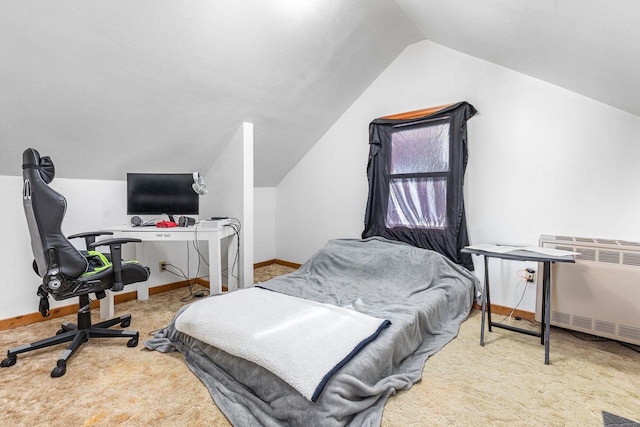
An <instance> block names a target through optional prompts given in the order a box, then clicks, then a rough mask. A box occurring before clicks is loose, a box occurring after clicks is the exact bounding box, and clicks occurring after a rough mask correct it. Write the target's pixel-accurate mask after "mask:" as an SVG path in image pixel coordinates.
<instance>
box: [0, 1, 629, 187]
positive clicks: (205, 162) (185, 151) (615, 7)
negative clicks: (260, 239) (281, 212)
mask: <svg viewBox="0 0 640 427" xmlns="http://www.w3.org/2000/svg"><path fill="white" fill-rule="evenodd" d="M638 16H640V5H639V3H638V2H637V1H635V0H555V1H554V0H537V1H527V0H395V1H392V0H349V1H344V0H343V1H340V0H269V1H261V0H243V1H233V0H213V1H212V0H190V1H179V0H171V1H169V0H139V1H126V0H109V1H107V0H102V1H100V0H57V1H54V0H30V1H2V2H0V54H1V59H0V141H2V156H0V175H20V174H21V169H20V159H21V157H20V155H21V152H22V151H23V149H24V148H26V147H30V146H31V147H35V148H37V149H39V150H40V151H41V153H42V154H48V155H51V156H52V157H53V158H54V161H55V162H56V166H57V171H58V176H62V177H68V178H83V179H91V178H95V179H115V180H122V179H124V177H125V174H126V172H128V171H162V172H185V171H186V172H189V171H195V170H200V171H206V170H208V169H209V168H210V166H211V165H212V164H213V161H214V160H215V158H216V156H217V155H218V153H219V152H220V151H221V150H222V149H223V148H224V145H225V144H226V143H227V141H228V140H229V138H230V136H231V135H232V134H233V133H234V132H235V130H236V129H237V128H238V127H239V126H240V123H241V122H242V121H248V122H252V123H254V144H255V146H254V155H255V161H254V162H255V171H254V172H255V173H254V174H255V185H256V186H274V185H277V184H278V182H279V181H280V180H281V179H282V177H283V176H284V175H285V174H286V173H287V172H288V171H289V170H290V169H291V168H292V167H293V166H294V165H295V164H296V162H297V161H298V160H299V159H300V158H301V157H302V156H303V155H304V154H305V153H306V152H307V151H308V150H309V149H310V148H311V146H312V145H313V144H314V143H315V142H316V141H317V140H318V139H319V137H320V136H321V135H322V134H323V133H324V132H325V131H326V130H327V129H328V128H329V127H330V126H331V125H332V124H333V123H334V122H335V120H336V119H337V118H338V117H339V116H340V115H341V114H342V113H343V112H344V111H345V110H346V109H347V108H348V107H349V106H350V105H351V103H352V102H353V101H355V99H356V98H357V97H358V96H359V95H360V94H361V93H362V92H363V91H364V90H365V89H366V88H367V87H368V86H369V85H370V84H371V82H372V81H373V80H374V79H375V78H376V77H377V76H378V75H379V74H380V73H381V72H382V71H383V70H384V68H385V67H386V66H388V65H389V64H390V63H391V62H392V61H393V60H394V59H395V58H396V57H397V56H398V55H399V54H400V53H401V52H402V51H403V49H404V48H405V47H406V46H408V45H409V44H412V43H415V42H417V41H420V40H422V39H425V38H426V39H429V40H432V41H434V42H436V43H440V44H442V45H445V46H448V47H450V48H453V49H456V50H459V51H461V52H465V53H468V54H470V55H473V56H477V57H479V58H483V59H486V60H488V61H491V62H494V63H497V64H500V65H503V66H505V67H508V68H511V69H514V70H516V71H519V72H522V73H524V74H528V75H530V76H533V77H536V78H540V79H542V80H545V81H548V82H550V83H553V84H556V85H559V86H563V87H565V88H567V89H569V90H572V91H575V92H578V93H581V94H583V95H585V96H588V97H591V98H593V99H596V100H598V101H601V102H604V103H606V104H609V105H612V106H614V107H617V108H620V109H623V110H626V111H628V112H630V113H632V114H636V115H640V101H638V99H640V97H639V95H640V72H638V71H640V43H638V42H639V41H640V30H639V29H638V28H640V26H637V25H636V21H637V17H638ZM479 84H481V82H479Z"/></svg>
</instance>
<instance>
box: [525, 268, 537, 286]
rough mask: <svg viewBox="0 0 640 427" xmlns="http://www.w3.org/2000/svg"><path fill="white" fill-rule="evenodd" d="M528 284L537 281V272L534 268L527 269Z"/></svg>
mask: <svg viewBox="0 0 640 427" xmlns="http://www.w3.org/2000/svg"><path fill="white" fill-rule="evenodd" d="M526 271H527V275H526V279H527V283H533V282H535V281H536V271H535V270H534V269H533V268H527V270H526Z"/></svg>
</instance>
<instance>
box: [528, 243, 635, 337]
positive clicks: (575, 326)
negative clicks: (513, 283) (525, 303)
mask: <svg viewBox="0 0 640 427" xmlns="http://www.w3.org/2000/svg"><path fill="white" fill-rule="evenodd" d="M540 246H542V247H548V248H555V249H563V250H569V251H575V252H578V253H580V255H576V263H575V264H566V263H557V264H553V267H552V269H551V324H552V325H554V326H559V327H562V328H567V329H572V330H575V331H580V332H586V333H589V334H593V335H598V336H601V337H606V338H612V339H614V340H618V341H624V342H628V343H631V344H638V345H640V243H635V242H626V241H621V240H608V239H591V238H581V237H569V236H547V235H542V236H540ZM538 272H539V273H541V272H542V266H539V267H538ZM541 276H542V275H541V274H537V278H538V283H537V285H538V286H537V288H538V295H537V301H536V320H537V321H540V320H541V317H542V310H541V303H542V277H541Z"/></svg>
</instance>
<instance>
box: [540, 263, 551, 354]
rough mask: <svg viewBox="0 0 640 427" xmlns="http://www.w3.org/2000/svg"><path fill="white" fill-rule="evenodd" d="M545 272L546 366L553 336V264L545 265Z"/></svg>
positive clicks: (543, 273) (543, 280) (543, 282)
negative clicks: (550, 340) (551, 335)
mask: <svg viewBox="0 0 640 427" xmlns="http://www.w3.org/2000/svg"><path fill="white" fill-rule="evenodd" d="M543 268H544V271H543V272H542V275H543V276H542V277H543V279H542V286H543V292H544V306H543V310H544V313H543V314H544V316H543V319H544V320H543V321H544V334H543V337H544V364H545V365H548V364H549V336H550V334H551V328H550V322H551V262H549V261H546V262H544V263H543Z"/></svg>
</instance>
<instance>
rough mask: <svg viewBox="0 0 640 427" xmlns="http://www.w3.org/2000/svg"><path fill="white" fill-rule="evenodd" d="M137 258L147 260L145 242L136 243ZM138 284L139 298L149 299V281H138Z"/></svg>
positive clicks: (142, 299)
mask: <svg viewBox="0 0 640 427" xmlns="http://www.w3.org/2000/svg"><path fill="white" fill-rule="evenodd" d="M135 246H136V259H137V260H145V261H146V257H145V244H144V243H136V245H135ZM136 285H137V286H138V299H139V300H141V301H145V300H148V299H149V281H148V280H145V281H144V282H138V283H137V284H136Z"/></svg>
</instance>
